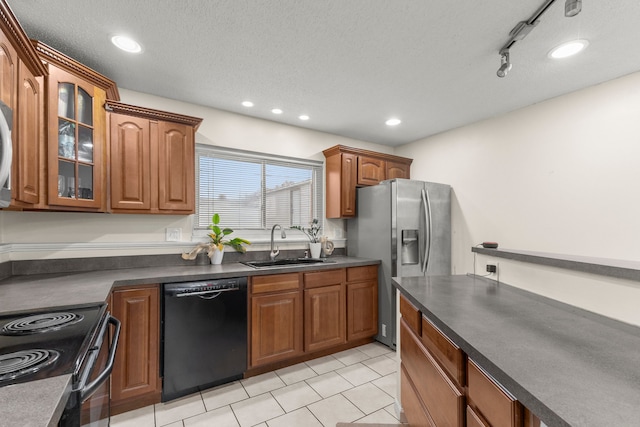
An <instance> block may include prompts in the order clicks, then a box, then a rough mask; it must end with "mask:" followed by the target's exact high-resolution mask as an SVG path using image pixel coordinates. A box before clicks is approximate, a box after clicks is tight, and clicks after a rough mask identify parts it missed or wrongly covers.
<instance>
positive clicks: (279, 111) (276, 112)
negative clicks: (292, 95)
mask: <svg viewBox="0 0 640 427" xmlns="http://www.w3.org/2000/svg"><path fill="white" fill-rule="evenodd" d="M271 112H272V113H273V114H282V110H281V109H279V108H274V109H273V110H271Z"/></svg>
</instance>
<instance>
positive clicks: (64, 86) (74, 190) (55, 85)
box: [48, 67, 106, 210]
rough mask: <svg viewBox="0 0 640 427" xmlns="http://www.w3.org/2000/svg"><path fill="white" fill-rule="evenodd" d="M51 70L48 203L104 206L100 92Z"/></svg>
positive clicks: (103, 135)
mask: <svg viewBox="0 0 640 427" xmlns="http://www.w3.org/2000/svg"><path fill="white" fill-rule="evenodd" d="M50 68H51V69H50V80H49V174H48V175H49V205H60V206H70V207H86V208H98V210H100V208H102V209H104V203H103V199H104V198H103V194H102V185H103V180H104V178H103V164H102V162H103V158H102V153H103V150H104V140H105V132H106V129H105V123H106V112H105V110H104V100H105V92H104V91H103V90H101V89H99V88H96V87H94V86H92V85H90V84H88V83H86V82H84V81H83V80H82V79H79V78H77V77H75V76H73V75H71V74H69V73H67V72H66V71H63V70H59V69H57V68H55V67H50ZM91 210H94V209H91Z"/></svg>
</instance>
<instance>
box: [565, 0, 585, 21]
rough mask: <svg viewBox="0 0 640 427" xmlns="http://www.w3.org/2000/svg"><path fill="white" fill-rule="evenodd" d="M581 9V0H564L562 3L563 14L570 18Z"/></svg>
mask: <svg viewBox="0 0 640 427" xmlns="http://www.w3.org/2000/svg"><path fill="white" fill-rule="evenodd" d="M581 10H582V0H566V1H565V3H564V16H566V17H567V18H571V17H572V16H576V15H577V14H579V13H580V11H581Z"/></svg>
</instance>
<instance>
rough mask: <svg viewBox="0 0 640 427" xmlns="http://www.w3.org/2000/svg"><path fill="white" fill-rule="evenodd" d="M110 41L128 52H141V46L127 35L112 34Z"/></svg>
mask: <svg viewBox="0 0 640 427" xmlns="http://www.w3.org/2000/svg"><path fill="white" fill-rule="evenodd" d="M111 43H113V44H114V45H116V47H118V48H120V49H122V50H124V51H125V52H129V53H140V52H142V46H140V44H139V43H138V42H137V41H135V40H134V39H132V38H130V37H127V36H113V37H111Z"/></svg>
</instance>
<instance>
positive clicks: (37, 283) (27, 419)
mask: <svg viewBox="0 0 640 427" xmlns="http://www.w3.org/2000/svg"><path fill="white" fill-rule="evenodd" d="M329 260H330V261H333V262H324V263H318V264H311V265H296V266H286V267H269V268H261V269H255V268H251V267H248V266H246V265H244V264H240V263H228V264H224V263H223V264H221V265H195V266H167V267H148V268H129V269H120V270H101V271H92V272H83V273H73V274H39V275H25V276H13V277H9V278H7V279H4V280H1V281H0V314H10V313H15V312H20V311H25V310H37V309H42V308H49V307H59V306H65V305H76V304H90V303H101V302H104V301H105V300H106V299H107V297H108V296H109V293H110V292H111V289H112V288H116V287H119V286H132V285H143V284H154V283H169V282H187V281H198V280H208V279H216V278H225V277H237V276H258V275H268V274H280V273H293V272H299V271H317V270H331V269H336V268H344V267H358V266H364V265H375V264H379V263H380V261H379V260H372V259H365V258H354V257H343V256H335V257H331V258H330V259H329ZM70 379H71V376H70V375H61V376H59V377H54V378H49V379H46V380H38V381H32V382H29V383H23V384H16V385H10V386H6V387H0V401H2V405H1V406H0V427H5V426H7V427H9V426H16V425H20V426H34V427H40V426H49V425H52V426H55V425H57V420H58V417H59V416H60V414H61V413H62V409H63V408H64V404H65V402H66V400H67V397H68V395H69V392H70V390H69V382H70ZM36 409H37V410H36Z"/></svg>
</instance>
